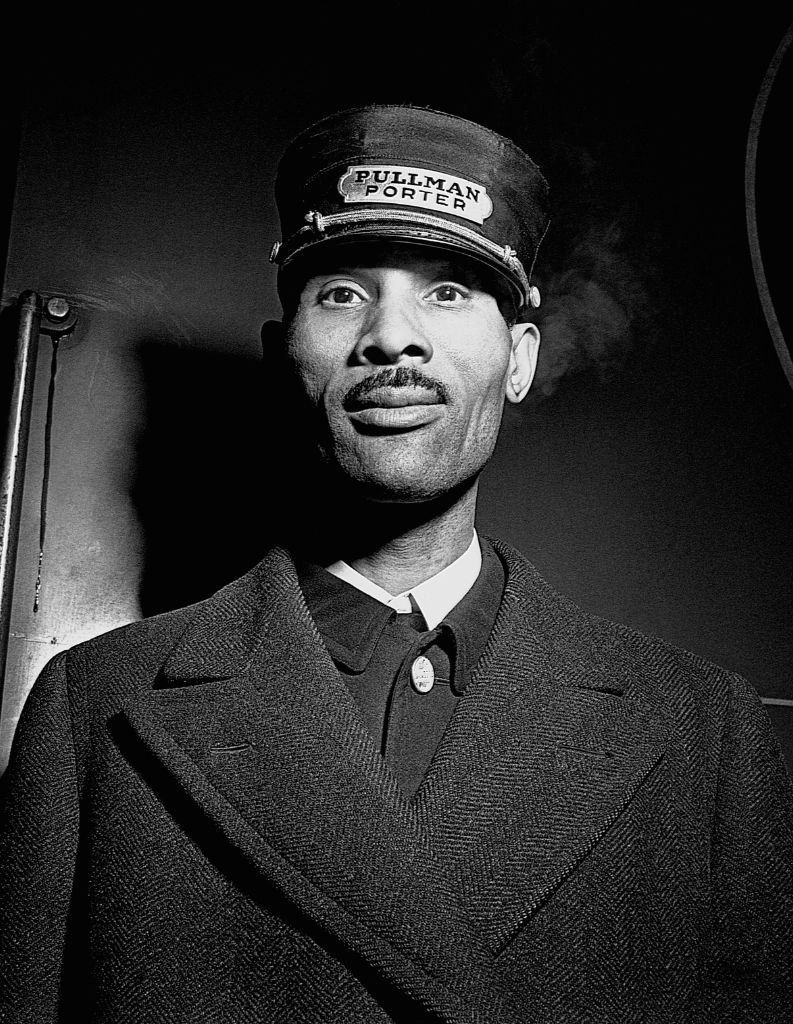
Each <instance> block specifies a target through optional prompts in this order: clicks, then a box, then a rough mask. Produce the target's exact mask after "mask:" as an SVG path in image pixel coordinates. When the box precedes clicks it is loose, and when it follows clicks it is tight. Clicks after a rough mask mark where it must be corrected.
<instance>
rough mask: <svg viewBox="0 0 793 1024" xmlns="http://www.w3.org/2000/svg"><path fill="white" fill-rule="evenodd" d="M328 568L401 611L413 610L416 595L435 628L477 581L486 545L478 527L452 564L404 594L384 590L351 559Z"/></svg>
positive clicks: (426, 619) (429, 621)
mask: <svg viewBox="0 0 793 1024" xmlns="http://www.w3.org/2000/svg"><path fill="white" fill-rule="evenodd" d="M325 568H326V569H327V571H328V572H329V573H332V574H333V575H334V576H337V577H338V578H339V579H340V580H344V582H345V583H349V584H350V585H351V586H353V587H356V588H357V589H358V590H361V591H363V593H364V594H368V595H369V597H373V598H375V600H377V601H380V602H381V603H382V604H386V605H388V606H389V608H393V609H394V610H395V611H397V612H410V611H412V610H413V608H412V606H411V603H410V598H411V596H412V597H413V600H414V601H415V602H416V605H417V606H418V608H419V611H420V612H421V614H422V615H423V616H424V620H425V622H426V623H427V628H428V629H435V627H436V626H437V625H438V623H439V622H442V621H443V620H444V619H445V618H446V616H447V615H448V614H449V612H450V611H451V610H452V608H454V606H455V605H456V604H459V602H460V601H461V600H462V599H463V598H464V597H465V595H466V594H467V593H468V591H469V590H470V589H471V587H472V586H473V585H474V583H475V582H476V579H477V577H478V576H479V572H480V570H481V568H482V549H481V547H480V546H479V537H477V535H476V530H474V536H473V539H472V540H471V543H470V544H469V545H468V547H467V549H466V550H465V551H464V552H463V553H462V554H461V555H460V557H459V558H456V559H455V560H454V561H453V562H452V563H451V565H447V566H446V568H445V569H441V571H440V572H436V573H435V575H434V576H430V578H429V579H428V580H424V582H423V583H419V584H418V586H415V587H413V588H412V589H411V590H404V591H403V592H402V593H401V594H395V595H392V594H389V593H388V591H387V590H383V588H382V587H379V586H378V585H377V584H376V583H373V582H372V581H371V580H370V579H367V577H366V576H364V575H362V574H361V573H359V572H358V570H357V569H353V567H352V566H351V565H348V564H347V562H342V561H339V562H334V563H333V565H328V566H326V567H325Z"/></svg>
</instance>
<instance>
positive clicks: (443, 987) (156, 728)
mask: <svg viewBox="0 0 793 1024" xmlns="http://www.w3.org/2000/svg"><path fill="white" fill-rule="evenodd" d="M495 548H496V550H497V552H498V553H499V555H500V557H501V558H502V559H503V560H504V562H505V566H506V573H507V582H506V589H505V592H504V596H503V600H502V604H501V608H500V611H499V614H498V618H497V621H496V624H495V627H494V630H493V634H492V636H491V638H490V641H489V643H488V646H487V649H486V651H485V653H484V655H483V657H482V659H481V661H480V663H479V665H478V667H477V670H476V673H475V676H474V678H473V680H472V682H471V684H470V685H469V687H468V689H467V690H466V693H465V695H464V696H463V697H462V698H461V700H460V702H459V705H458V707H457V708H456V710H455V713H454V715H453V717H452V720H451V722H450V724H449V726H448V728H447V730H446V733H445V735H444V737H443V740H442V741H441V744H440V747H439V749H438V751H437V754H436V756H435V758H434V760H433V762H432V764H431V766H430V768H429V771H428V773H427V775H426V777H425V779H424V781H423V783H422V785H421V787H420V789H419V791H418V793H417V795H416V796H415V798H414V799H413V800H412V801H409V800H407V799H406V798H405V797H404V796H403V795H402V793H401V791H400V789H399V788H398V786H397V784H396V782H395V779H394V777H393V775H392V773H391V771H390V770H389V768H388V767H387V765H386V764H385V763H384V761H383V760H382V758H381V757H380V755H379V753H378V750H377V747H376V745H375V744H374V742H373V740H372V738H371V737H370V736H369V734H368V733H367V732H366V730H365V728H364V726H363V724H362V721H361V719H360V717H359V714H358V711H357V709H356V705H355V702H354V700H353V698H352V697H351V695H350V693H349V691H348V689H347V688H346V687H345V684H344V683H343V681H342V680H341V678H340V677H339V675H338V673H337V672H336V670H335V668H334V665H333V662H332V661H331V659H330V657H329V655H328V653H327V651H326V650H325V648H324V646H323V643H322V641H321V639H320V636H319V634H318V633H317V630H316V628H315V626H314V623H313V622H312V620H311V617H310V615H309V613H308V611H307V608H306V606H305V602H304V600H303V597H302V594H301V591H300V589H299V586H298V582H297V577H296V575H295V569H294V565H293V562H292V560H291V558H290V556H289V555H288V554H287V553H286V552H285V551H283V550H280V549H276V550H273V551H272V552H270V553H269V554H268V555H267V557H266V558H265V559H264V560H263V562H261V563H260V564H259V565H258V566H257V567H256V568H255V569H253V570H252V571H251V572H250V573H249V574H248V575H246V576H245V577H243V578H242V579H241V580H239V581H237V582H235V583H232V584H231V585H229V586H228V587H226V588H224V589H223V590H221V591H220V592H219V593H218V594H216V595H215V596H214V597H212V598H210V599H209V600H207V601H205V602H202V603H200V604H197V605H194V606H192V607H190V608H187V609H182V610H180V611H177V612H173V613H169V614H167V615H163V616H159V617H156V618H152V619H148V620H144V621H143V622H139V623H135V624H133V625H130V626H126V627H123V628H121V629H119V630H116V631H114V632H112V633H109V634H106V635H104V636H102V637H99V638H97V639H95V640H91V641H89V642H88V643H85V644H81V645H80V646H78V647H76V648H74V649H72V650H71V651H69V652H66V653H63V654H60V655H58V656H56V657H55V658H54V659H53V661H52V662H51V663H50V664H49V666H48V667H47V669H46V670H45V671H44V673H43V674H42V677H41V678H40V680H39V681H38V683H37V684H36V686H35V687H34V689H33V691H32V693H31V696H30V698H29V700H28V703H27V705H26V708H25V711H24V713H23V716H22V719H21V721H20V725H19V730H18V736H17V740H16V744H15V747H14V752H13V756H12V763H11V766H10V768H9V770H8V772H7V774H6V777H5V781H4V787H5V791H6V792H5V810H4V819H3V839H2V849H1V852H0V879H1V881H0V899H2V910H3V921H2V928H1V929H0V944H2V973H3V990H2V997H1V998H0V1003H1V1005H2V1006H3V1012H4V1013H5V1016H2V1018H1V1019H2V1020H3V1021H4V1022H9V1024H10V1022H13V1024H23V1022H31V1024H33V1022H35V1024H45V1022H49V1021H54V1020H56V1019H61V1018H63V1019H68V1020H77V1021H80V1022H93V1021H102V1022H113V1024H125V1022H130V1024H132V1022H134V1024H141V1022H148V1021H152V1022H154V1021H156V1022H158V1024H168V1022H188V1021H189V1022H201V1024H203V1022H207V1024H221V1022H223V1024H225V1022H228V1024H244V1022H254V1021H255V1022H256V1024H262V1022H265V1024H270V1022H279V1021H294V1022H336V1021H339V1022H363V1021H387V1020H404V1021H411V1022H412V1021H420V1020H441V1021H449V1022H452V1021H455V1022H474V1021H479V1022H488V1024H490V1022H505V1024H517V1022H522V1021H525V1022H537V1024H540V1022H542V1024H554V1022H560V1024H561V1022H565V1024H569V1022H578V1021H582V1022H583V1021H587V1022H598V1024H601V1022H603V1024H605V1022H617V1021H621V1022H638V1021H647V1022H656V1021H657V1022H661V1021H663V1022H676V1024H677V1022H689V1021H692V1022H694V1021H696V1022H700V1021H707V1022H710V1021H713V1022H716V1021H718V1022H725V1021H742V1022H743V1021H758V1022H763V1024H769V1022H772V1021H782V1020H785V1021H789V1020H791V1019H793V1016H788V1014H789V1011H790V1008H791V1006H793V997H792V996H791V992H792V991H793V988H792V986H791V974H792V973H793V937H792V931H793V909H792V908H791V904H792V902H793V884H792V876H793V835H792V833H793V825H792V823H791V792H790V784H789V781H788V777H787V775H786V772H785V769H784V767H783V764H782V761H781V758H780V755H779V750H778V747H777V745H776V743H775V741H774V738H773V736H772V734H771V731H770V728H769V724H768V721H767V717H766V715H765V713H764V711H763V709H762V707H761V705H760V703H759V701H758V699H757V697H756V695H755V694H754V692H753V691H752V690H751V688H749V687H748V686H747V685H746V684H745V683H744V682H743V681H742V680H741V679H740V678H737V677H735V676H733V675H731V674H729V673H727V672H725V671H724V670H722V669H720V668H717V667H715V666H713V665H711V664H708V663H707V662H705V661H703V660H702V659H700V658H698V657H695V656H694V655H691V654H688V653H685V652H683V651H680V650H677V649H674V648H672V647H670V646H668V645H667V644H665V643H663V642H661V641H659V640H656V639H651V638H648V637H646V636H643V635H641V634H639V633H637V632H635V631H633V630H631V629H627V628H625V627H622V626H618V625H614V624H612V623H608V622H605V621H603V620H601V619H598V618H595V617H593V616H591V615H588V614H586V613H584V612H582V611H581V610H580V609H579V608H577V607H576V606H575V605H574V604H572V603H571V602H570V601H569V600H567V599H565V598H563V597H561V596H559V595H558V594H556V593H555V592H554V591H553V590H552V589H551V588H550V587H549V586H548V585H547V584H546V583H545V582H544V581H543V580H542V579H541V578H540V576H539V575H538V574H537V572H536V571H535V570H534V569H533V568H532V566H531V565H529V564H528V563H527V562H526V561H525V560H524V559H523V558H522V557H521V555H519V554H518V552H516V551H514V550H513V549H511V548H509V547H508V546H506V545H503V544H500V543H495Z"/></svg>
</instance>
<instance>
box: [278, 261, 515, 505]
mask: <svg viewBox="0 0 793 1024" xmlns="http://www.w3.org/2000/svg"><path fill="white" fill-rule="evenodd" d="M309 275H310V276H309V277H308V279H307V280H305V283H304V285H303V288H302V291H301V292H300V296H299V301H298V303H297V306H296V309H295V311H294V315H293V316H292V317H291V318H290V320H289V322H288V324H287V331H286V345H287V356H288V358H289V360H290V362H291V364H292V366H293V368H294V370H295V372H296V374H297V376H298V379H299V382H300V385H301V388H302V391H303V392H304V393H305V396H306V398H307V399H308V402H309V404H310V407H311V409H312V410H313V412H314V414H315V416H316V424H315V426H316V430H315V436H316V439H317V442H318V445H319V451H320V454H321V456H322V458H323V461H325V462H326V463H327V464H329V465H330V466H332V467H334V468H336V469H337V470H339V471H341V473H342V474H343V476H344V477H345V478H346V479H347V480H348V481H349V482H351V483H353V484H355V485H357V486H358V487H360V488H361V490H362V493H363V494H364V495H365V496H367V497H369V498H371V499H374V500H380V501H401V502H421V501H427V500H431V499H432V498H436V497H439V496H441V495H443V494H447V493H449V492H450V491H452V490H454V489H458V488H460V487H461V486H465V485H466V484H470V483H472V482H473V481H474V480H475V479H476V477H477V476H478V474H479V473H480V472H481V470H482V468H483V467H484V465H485V463H486V462H487V460H488V459H489V458H490V455H491V454H492V451H493V447H494V445H495V443H496V438H497V435H498V430H499V426H500V423H501V416H502V412H503V406H504V397H505V393H506V389H507V385H508V379H509V375H510V373H511V372H512V371H513V370H514V357H512V355H511V353H512V350H513V337H512V333H511V331H510V328H509V327H508V325H507V323H506V321H505V319H504V314H503V313H502V308H505V307H503V304H502V308H499V300H498V299H497V298H496V294H495V289H494V287H493V285H492V283H491V282H490V281H489V278H488V276H487V272H486V271H479V270H478V269H477V265H476V264H475V263H474V262H473V261H469V260H466V259H465V258H464V257H460V258H457V257H456V256H454V255H453V254H450V253H446V252H443V251H441V250H438V251H437V252H436V251H434V250H431V249H427V248H422V247H418V246H407V245H401V244H390V245H389V244H377V245H370V244H366V245H364V244H361V243H358V244H351V245H346V246H340V247H338V248H337V249H336V250H335V252H331V253H329V254H328V257H326V259H325V262H323V263H321V264H316V265H314V266H313V267H312V268H311V269H310V271H309ZM514 330H517V329H514ZM524 330H525V326H524ZM513 400H514V398H513Z"/></svg>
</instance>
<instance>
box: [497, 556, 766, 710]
mask: <svg viewBox="0 0 793 1024" xmlns="http://www.w3.org/2000/svg"><path fill="white" fill-rule="evenodd" d="M491 543H492V544H493V547H494V548H495V550H496V551H497V553H498V554H499V555H500V557H501V558H502V559H503V561H504V563H505V565H506V569H507V576H508V579H510V578H511V579H512V580H514V582H515V585H516V589H517V591H518V592H519V593H520V594H521V596H522V598H523V601H524V606H525V621H526V625H527V628H531V629H532V630H533V631H537V630H539V631H541V633H542V635H543V636H544V637H545V638H547V640H548V643H549V644H550V645H551V646H552V647H553V649H555V650H556V651H557V652H558V654H559V656H560V659H561V660H562V661H563V662H564V664H565V665H566V667H567V669H568V670H569V671H573V672H575V671H579V672H580V674H581V675H582V676H584V675H587V676H588V677H589V678H590V679H592V678H594V679H598V678H600V679H608V678H610V679H613V680H619V681H620V685H621V686H622V687H623V688H624V689H625V690H626V692H631V693H633V694H634V695H641V694H652V695H653V696H655V697H662V696H663V695H667V696H671V695H672V694H675V693H677V694H679V693H680V692H681V691H688V692H690V693H691V694H692V695H698V696H701V697H707V698H708V699H711V700H712V699H717V700H720V701H723V700H728V699H729V697H730V694H732V693H734V692H735V691H736V690H738V691H746V692H748V693H749V694H750V695H752V696H754V697H756V694H755V692H754V689H753V687H752V686H751V684H750V683H749V682H748V681H747V680H745V679H744V678H743V677H742V676H740V675H739V674H738V673H736V672H734V671H731V670H730V669H728V668H725V667H724V666H722V665H718V664H716V663H715V662H712V661H710V660H708V659H707V658H705V657H703V656H701V655H699V654H696V653H695V652H693V651H689V650H685V649H684V648H682V647H679V646H676V645H675V644H673V643H671V642H669V641H668V640H665V639H663V638H661V637H658V636H654V635H652V634H650V633H645V632H643V631H641V630H639V629H637V628H635V627H632V626H628V625H625V624H623V623H620V622H615V621H612V620H610V619H607V618H605V617H603V616H600V615H596V614H594V613H592V612H590V611H588V610H586V609H584V608H582V607H580V606H579V605H578V604H576V602H575V601H573V600H572V599H571V598H569V597H567V596H565V595H564V594H561V593H560V592H559V591H557V590H556V589H555V588H554V587H553V586H552V585H551V584H550V583H548V582H547V581H546V580H545V579H544V577H543V576H542V575H541V573H540V572H539V571H538V570H537V569H536V567H535V566H534V565H533V564H532V563H531V562H529V561H528V560H527V559H526V558H525V557H524V555H523V554H521V552H519V551H518V550H516V549H515V548H513V547H511V546H510V545H507V544H504V543H503V542H501V541H491Z"/></svg>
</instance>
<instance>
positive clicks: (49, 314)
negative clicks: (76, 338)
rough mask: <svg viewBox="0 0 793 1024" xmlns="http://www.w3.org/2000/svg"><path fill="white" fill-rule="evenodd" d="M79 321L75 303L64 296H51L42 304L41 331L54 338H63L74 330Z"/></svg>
mask: <svg viewBox="0 0 793 1024" xmlns="http://www.w3.org/2000/svg"><path fill="white" fill-rule="evenodd" d="M77 320H78V312H77V306H76V305H75V304H74V303H73V302H71V301H70V300H69V299H66V298H64V297H63V296H62V295H50V296H48V297H46V298H45V299H44V301H43V303H42V309H41V324H40V326H39V330H40V331H41V333H42V334H49V335H50V337H52V338H62V337H63V335H64V334H69V333H71V332H72V331H73V330H74V328H75V325H76V324H77Z"/></svg>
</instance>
